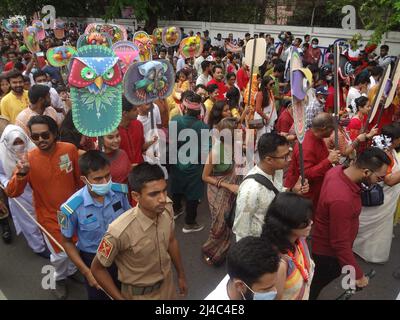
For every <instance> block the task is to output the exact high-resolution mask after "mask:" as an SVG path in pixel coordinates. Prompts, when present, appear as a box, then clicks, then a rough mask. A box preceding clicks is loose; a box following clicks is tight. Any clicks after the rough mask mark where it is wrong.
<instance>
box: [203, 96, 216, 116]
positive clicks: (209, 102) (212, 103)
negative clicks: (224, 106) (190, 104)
mask: <svg viewBox="0 0 400 320" xmlns="http://www.w3.org/2000/svg"><path fill="white" fill-rule="evenodd" d="M204 106H205V107H206V109H207V114H208V113H210V112H211V109H212V107H213V106H214V102H212V101H211V99H207V100H206V101H205V102H204Z"/></svg>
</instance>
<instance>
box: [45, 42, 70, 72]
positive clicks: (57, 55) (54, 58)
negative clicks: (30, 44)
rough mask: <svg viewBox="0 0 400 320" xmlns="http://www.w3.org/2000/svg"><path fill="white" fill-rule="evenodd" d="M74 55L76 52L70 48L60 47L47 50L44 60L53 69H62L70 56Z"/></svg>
mask: <svg viewBox="0 0 400 320" xmlns="http://www.w3.org/2000/svg"><path fill="white" fill-rule="evenodd" d="M76 53H77V51H76V50H75V49H74V48H73V47H71V46H60V47H54V48H50V49H49V50H47V52H46V58H47V61H48V62H49V63H50V64H51V65H52V66H53V67H64V66H66V65H68V64H69V62H70V61H71V59H72V56H73V55H74V54H76Z"/></svg>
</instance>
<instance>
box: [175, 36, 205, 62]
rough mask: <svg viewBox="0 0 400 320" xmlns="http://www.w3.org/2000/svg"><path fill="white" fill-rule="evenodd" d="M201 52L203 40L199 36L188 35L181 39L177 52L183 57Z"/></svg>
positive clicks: (193, 55) (191, 56)
mask: <svg viewBox="0 0 400 320" xmlns="http://www.w3.org/2000/svg"><path fill="white" fill-rule="evenodd" d="M202 52H203V41H202V40H201V38H200V37H188V38H185V39H183V40H182V41H181V44H180V46H179V53H180V54H181V55H182V56H183V57H185V58H195V57H199V56H200V55H201V53H202Z"/></svg>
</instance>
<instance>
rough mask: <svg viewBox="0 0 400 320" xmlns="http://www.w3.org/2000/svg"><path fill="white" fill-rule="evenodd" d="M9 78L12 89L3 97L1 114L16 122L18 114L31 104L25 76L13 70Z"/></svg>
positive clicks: (0, 104)
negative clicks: (25, 85)
mask: <svg viewBox="0 0 400 320" xmlns="http://www.w3.org/2000/svg"><path fill="white" fill-rule="evenodd" d="M7 79H8V81H9V82H10V86H11V91H10V92H9V93H8V94H7V95H6V96H4V98H3V99H1V102H0V114H1V115H2V116H3V117H5V118H6V119H7V120H8V121H10V123H11V124H14V123H15V119H16V118H17V116H18V114H19V113H20V112H21V111H22V110H24V109H25V108H26V107H27V106H28V105H29V98H28V91H26V90H24V77H23V76H22V74H21V73H20V72H19V71H11V72H10V73H9V74H8V76H7Z"/></svg>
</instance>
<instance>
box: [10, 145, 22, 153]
mask: <svg viewBox="0 0 400 320" xmlns="http://www.w3.org/2000/svg"><path fill="white" fill-rule="evenodd" d="M10 148H11V150H12V151H13V152H14V153H15V154H22V153H24V152H25V144H17V145H12V146H11V147H10Z"/></svg>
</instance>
